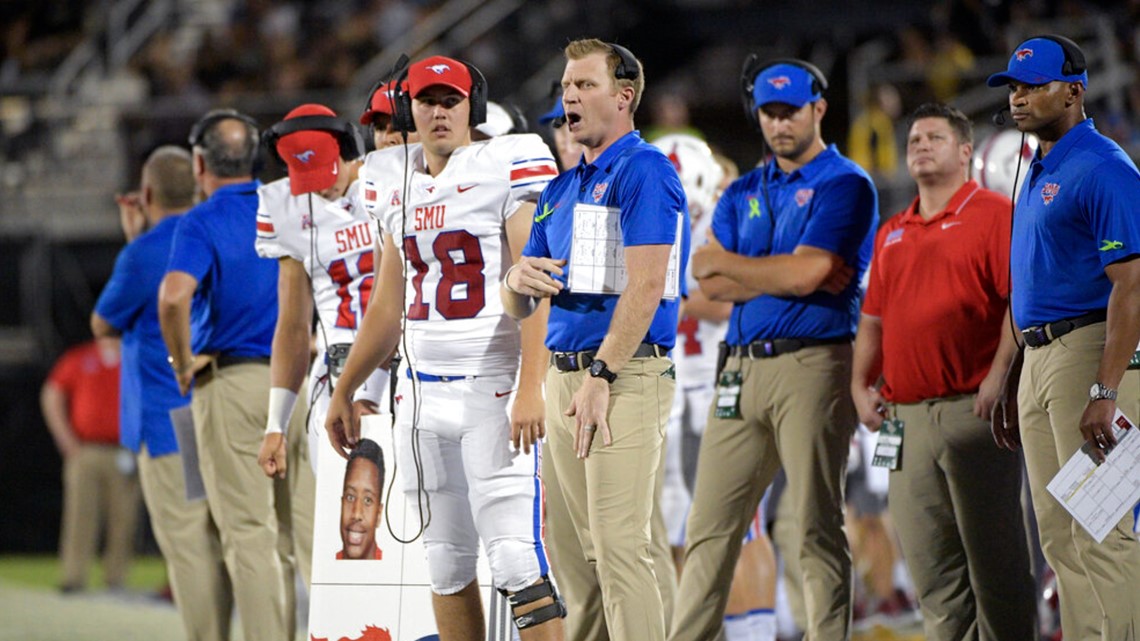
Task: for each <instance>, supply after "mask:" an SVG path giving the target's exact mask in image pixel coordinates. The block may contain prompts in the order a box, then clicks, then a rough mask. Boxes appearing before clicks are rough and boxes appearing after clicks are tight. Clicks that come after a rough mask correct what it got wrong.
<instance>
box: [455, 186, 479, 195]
mask: <svg viewBox="0 0 1140 641" xmlns="http://www.w3.org/2000/svg"><path fill="white" fill-rule="evenodd" d="M475 187H478V185H477V184H476V185H467V186H466V187H464V186H463V185H460V186H458V187H456V190H457V191H458V192H459V193H461V194H462V193H463V192H465V191H467V190H468V189H474V188H475Z"/></svg>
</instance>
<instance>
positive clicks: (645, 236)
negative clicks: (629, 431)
mask: <svg viewBox="0 0 1140 641" xmlns="http://www.w3.org/2000/svg"><path fill="white" fill-rule="evenodd" d="M579 203H581V204H586V205H601V206H606V207H617V208H619V209H620V210H621V214H620V216H619V221H620V223H619V224H620V226H621V233H622V241H623V243H624V245H625V246H627V247H629V246H635V245H672V244H673V243H674V242H675V241H676V237H677V212H681V214H682V217H683V220H682V222H681V230H682V238H681V253H680V260H681V274H680V286H681V288H682V292H685V291H687V289H686V285H685V276H684V274H685V269H687V266H688V262H689V210H688V207H687V206H686V204H685V192H684V189H682V187H681V180H680V178H678V177H677V170H676V169H674V168H673V163H671V162H670V161H669V159H668V158H667V157H666V156H665V154H663V153H661V151H660V150H659V149H657V148H656V147H654V146H653V145H651V144H649V143H647V142H645V141H643V140H642V139H641V136H640V134H639V133H638V132H636V131H633V132H630V133H628V134H626V135H625V136H622V137H621V138H619V139H618V140H617V141H616V142H614V143H613V144H612V145H610V146H609V148H608V149H606V150H605V151H604V152H602V154H601V155H600V156H598V158H597V159H595V160H594V162H592V163H589V164H586V162H585V159H583V160H582V161H581V162H579V163H578V166H577V167H575V168H573V169H571V170H569V171H565V172H563V173H562V174H561V175H559V176H558V177H557V178H555V179H554V180H553V181H551V183H550V184H549V185H547V186H546V189H545V190H544V191H543V192H542V196H541V197H540V198H539V200H538V206H537V208H536V210H535V218H534V226H533V227H531V232H530V240H529V241H527V244H526V247H525V248H524V249H523V255H525V256H536V257H541V258H561V259H567V260H568V259H569V258H570V245H571V239H572V237H573V222H574V207H575V205H577V204H579ZM569 273H570V272H569V269H566V270H565V275H564V276H562V277H560V278H559V280H561V281H562V285H563V290H562V291H561V292H559V294H558V295H557V296H554V297H553V298H551V301H550V320H549V322H548V323H547V332H546V346H547V347H548V348H549V349H551V350H554V351H559V352H569V351H584V350H591V349H597V348H598V347H600V346H601V344H602V339H604V338H605V336H606V332H607V331H608V330H609V326H610V319H612V318H613V314H614V308H615V307H617V301H618V296H617V295H613V294H574V293H571V292H570V289H569V284H568V282H567V279H568V277H569ZM679 305H680V298H679V297H678V298H677V299H674V300H665V299H662V300H661V302H660V303H659V304H658V305H657V311H656V313H655V314H654V316H653V321H652V322H651V323H650V325H649V332H648V333H647V334H646V336H645V338H644V339H643V342H647V343H653V344H656V345H661V346H663V347H667V348H670V349H671V348H672V347H673V344H674V343H675V342H676V340H677V312H678V309H679Z"/></svg>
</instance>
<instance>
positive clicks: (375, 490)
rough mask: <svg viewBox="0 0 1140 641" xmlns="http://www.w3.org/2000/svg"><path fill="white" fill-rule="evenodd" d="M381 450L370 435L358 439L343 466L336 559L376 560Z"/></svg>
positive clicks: (380, 553)
mask: <svg viewBox="0 0 1140 641" xmlns="http://www.w3.org/2000/svg"><path fill="white" fill-rule="evenodd" d="M383 489H384V453H383V452H382V451H380V446H379V445H377V444H376V442H375V441H372V440H370V439H361V440H360V443H358V444H357V446H356V447H355V448H354V449H353V450H352V454H351V455H350V456H349V457H348V465H346V466H345V468H344V493H343V494H342V495H341V502H340V540H341V542H342V543H343V545H344V547H343V548H342V549H341V550H340V551H339V552H337V553H336V558H337V559H338V560H365V561H367V560H373V561H379V560H380V559H381V558H382V557H383V551H382V550H381V549H380V547H379V546H378V545H376V528H378V527H380V522H381V521H380V519H381V515H382V514H383V513H384V503H383V502H382V501H381V498H382V497H383Z"/></svg>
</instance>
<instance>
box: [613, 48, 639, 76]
mask: <svg viewBox="0 0 1140 641" xmlns="http://www.w3.org/2000/svg"><path fill="white" fill-rule="evenodd" d="M606 46H608V47H609V48H610V49H613V52H614V53H615V54H617V57H618V58H619V59H620V60H619V62H618V65H617V66H616V67H614V78H615V79H616V80H637V78H638V77H639V76H640V75H641V70H640V69H639V68H638V66H637V57H636V56H634V55H633V53H631V52H630V50H629V49H626V48H625V47H623V46H621V45H619V44H614V43H612V42H607V43H606Z"/></svg>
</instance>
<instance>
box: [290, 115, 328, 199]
mask: <svg viewBox="0 0 1140 641" xmlns="http://www.w3.org/2000/svg"><path fill="white" fill-rule="evenodd" d="M300 116H330V117H333V118H335V117H336V112H334V111H333V110H332V109H329V108H328V107H326V106H324V105H317V104H306V105H301V106H300V107H297V108H296V109H294V110H293V111H290V112H289V113H288V114H285V120H290V119H292V118H298V117H300ZM277 154H278V155H280V156H281V159H282V160H284V161H285V164H286V165H287V166H288V167H289V191H291V192H292V193H293V195H294V196H300V195H301V194H307V193H311V192H314V191H324V190H325V189H328V188H329V187H332V186H333V185H334V184H335V183H336V178H337V173H338V172H339V171H340V143H338V142H337V139H336V136H334V135H332V134H331V133H329V132H327V131H321V130H319V129H307V130H304V131H298V132H294V133H291V134H287V135H285V136H281V138H280V139H279V140H278V141H277Z"/></svg>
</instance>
